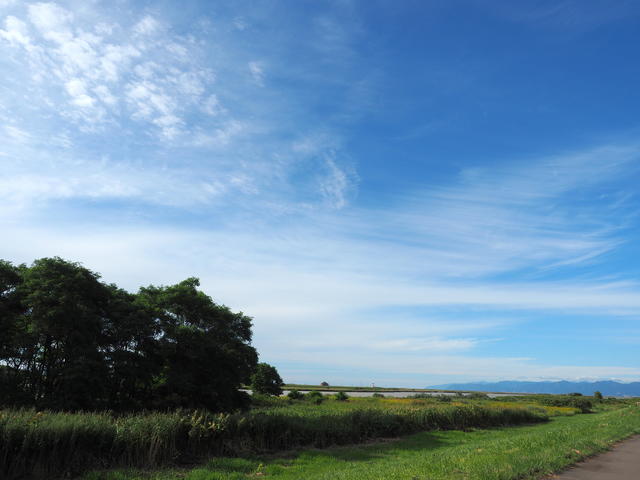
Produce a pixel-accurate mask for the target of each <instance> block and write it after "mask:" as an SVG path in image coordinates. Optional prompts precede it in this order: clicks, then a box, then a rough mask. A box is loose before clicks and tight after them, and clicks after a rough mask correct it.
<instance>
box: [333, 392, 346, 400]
mask: <svg viewBox="0 0 640 480" xmlns="http://www.w3.org/2000/svg"><path fill="white" fill-rule="evenodd" d="M333 398H335V399H336V400H338V401H339V402H346V401H347V400H349V395H347V394H346V393H344V392H338V393H336V394H335V395H334V396H333Z"/></svg>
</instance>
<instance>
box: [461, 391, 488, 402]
mask: <svg viewBox="0 0 640 480" xmlns="http://www.w3.org/2000/svg"><path fill="white" fill-rule="evenodd" d="M466 398H470V399H472V400H486V399H488V398H489V395H487V394H486V393H483V392H471V393H470V394H469V395H467V397H466Z"/></svg>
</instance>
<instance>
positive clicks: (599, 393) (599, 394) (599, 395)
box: [593, 391, 603, 400]
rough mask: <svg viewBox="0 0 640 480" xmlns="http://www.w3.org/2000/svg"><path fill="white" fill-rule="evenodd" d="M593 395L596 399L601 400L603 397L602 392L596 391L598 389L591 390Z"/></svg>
mask: <svg viewBox="0 0 640 480" xmlns="http://www.w3.org/2000/svg"><path fill="white" fill-rule="evenodd" d="M593 397H594V398H595V399H596V400H602V398H603V397H602V393H601V392H598V391H596V392H593Z"/></svg>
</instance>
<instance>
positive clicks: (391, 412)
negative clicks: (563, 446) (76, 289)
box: [0, 399, 548, 480]
mask: <svg viewBox="0 0 640 480" xmlns="http://www.w3.org/2000/svg"><path fill="white" fill-rule="evenodd" d="M383 400H384V399H379V400H376V402H377V403H376V402H371V401H369V402H351V401H349V402H338V401H335V400H331V401H326V402H324V403H322V404H321V405H309V404H303V403H302V402H300V404H293V405H288V406H287V408H282V407H272V408H265V409H258V410H256V411H251V412H248V413H236V414H214V413H209V412H186V411H176V412H171V413H145V414H136V415H125V416H115V415H113V414H110V413H53V412H36V411H35V410H27V409H23V410H3V411H0V478H3V479H7V480H12V479H18V478H22V477H30V478H55V477H56V476H62V475H69V474H75V473H79V472H81V471H84V470H86V469H89V468H110V467H135V468H153V467H158V466H162V465H172V464H173V465H176V464H180V463H185V462H194V461H196V460H198V459H201V458H204V457H211V456H239V455H246V454H255V453H265V452H271V451H279V450H288V449H293V448H299V447H305V446H310V447H327V446H331V445H345V444H352V443H358V442H362V441H365V440H369V439H374V438H382V437H397V436H400V435H406V434H409V433H415V432H419V431H429V430H452V429H459V430H465V429H471V428H485V427H492V426H505V425H517V424H523V423H534V422H541V421H545V420H547V418H548V415H547V413H546V412H545V411H544V410H541V409H536V408H532V407H527V406H516V407H510V406H509V407H504V406H494V405H474V404H464V405H462V404H461V405H453V404H447V405H444V404H443V405H433V404H419V403H418V404H416V403H415V402H404V403H402V402H400V403H391V402H383ZM294 403H295V402H294Z"/></svg>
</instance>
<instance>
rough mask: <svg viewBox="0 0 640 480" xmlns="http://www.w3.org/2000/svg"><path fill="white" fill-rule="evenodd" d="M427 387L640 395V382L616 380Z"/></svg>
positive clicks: (481, 383)
mask: <svg viewBox="0 0 640 480" xmlns="http://www.w3.org/2000/svg"><path fill="white" fill-rule="evenodd" d="M427 388H436V389H443V390H469V391H482V392H509V393H555V394H562V393H582V394H583V395H593V392H596V391H598V392H601V393H602V394H603V395H608V396H616V397H639V396H640V382H631V383H621V382H616V381H615V380H600V381H595V382H570V381H567V380H559V381H553V382H549V381H540V382H534V381H519V380H502V381H499V382H469V383H450V384H446V385H436V386H433V387H427Z"/></svg>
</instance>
